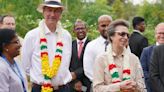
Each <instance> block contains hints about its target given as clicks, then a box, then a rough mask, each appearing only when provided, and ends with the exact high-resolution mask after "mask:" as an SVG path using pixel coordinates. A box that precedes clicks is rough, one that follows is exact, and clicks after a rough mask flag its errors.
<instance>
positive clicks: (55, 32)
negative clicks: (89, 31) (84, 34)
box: [22, 0, 72, 92]
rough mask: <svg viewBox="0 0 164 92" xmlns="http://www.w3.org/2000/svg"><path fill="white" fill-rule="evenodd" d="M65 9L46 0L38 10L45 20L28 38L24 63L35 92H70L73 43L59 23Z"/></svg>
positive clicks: (52, 1)
mask: <svg viewBox="0 0 164 92" xmlns="http://www.w3.org/2000/svg"><path fill="white" fill-rule="evenodd" d="M63 9H64V7H63V6H62V4H61V1H60V0H45V2H44V3H43V4H40V5H39V7H38V8H37V10H38V11H39V12H41V13H42V14H43V17H44V19H43V20H42V21H40V23H39V26H38V27H37V28H35V29H33V30H31V31H29V32H28V33H27V34H26V36H25V39H24V43H23V46H22V60H23V66H24V68H25V70H26V73H27V75H29V76H30V81H31V82H32V92H42V91H44V92H45V91H48V90H51V92H53V91H54V92H56V91H57V92H69V86H68V83H69V82H70V81H71V80H72V76H71V73H70V71H69V65H70V58H71V49H72V39H71V35H70V34H69V32H68V31H66V30H64V29H63V28H62V26H61V24H60V22H59V20H60V18H61V14H62V11H63Z"/></svg>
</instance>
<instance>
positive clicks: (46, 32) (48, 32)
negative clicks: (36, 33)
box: [44, 22, 60, 34]
mask: <svg viewBox="0 0 164 92" xmlns="http://www.w3.org/2000/svg"><path fill="white" fill-rule="evenodd" d="M44 28H45V34H50V33H52V32H51V31H50V30H49V28H48V27H47V25H46V23H45V22H44ZM59 31H60V28H59V23H57V26H56V30H55V32H54V33H55V34H57V33H58V32H59Z"/></svg>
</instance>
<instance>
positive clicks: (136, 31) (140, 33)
mask: <svg viewBox="0 0 164 92" xmlns="http://www.w3.org/2000/svg"><path fill="white" fill-rule="evenodd" d="M134 32H137V33H139V34H141V35H143V33H142V32H140V31H139V30H134Z"/></svg>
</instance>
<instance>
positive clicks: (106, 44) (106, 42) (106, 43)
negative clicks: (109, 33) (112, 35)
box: [104, 40, 109, 52]
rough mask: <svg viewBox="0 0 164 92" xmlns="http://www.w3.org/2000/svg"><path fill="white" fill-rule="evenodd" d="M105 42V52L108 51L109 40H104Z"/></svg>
mask: <svg viewBox="0 0 164 92" xmlns="http://www.w3.org/2000/svg"><path fill="white" fill-rule="evenodd" d="M104 44H105V52H106V50H107V46H108V44H109V42H108V41H107V40H106V41H105V42H104Z"/></svg>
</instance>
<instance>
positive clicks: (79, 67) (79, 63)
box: [69, 39, 91, 86]
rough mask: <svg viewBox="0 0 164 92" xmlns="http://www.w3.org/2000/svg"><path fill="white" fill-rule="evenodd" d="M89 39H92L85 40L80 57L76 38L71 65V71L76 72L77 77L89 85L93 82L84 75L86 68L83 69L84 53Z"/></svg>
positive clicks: (73, 43) (73, 44)
mask: <svg viewBox="0 0 164 92" xmlns="http://www.w3.org/2000/svg"><path fill="white" fill-rule="evenodd" d="M89 41H90V40H88V39H87V40H86V41H85V43H84V46H83V50H82V52H81V56H80V58H78V48H77V46H78V45H77V41H76V40H74V41H73V42H72V57H71V63H70V67H69V69H70V71H71V72H75V74H76V76H77V79H78V80H80V81H81V82H82V84H83V85H85V86H89V85H90V84H91V82H90V81H89V79H88V78H87V77H86V76H85V75H84V69H83V55H84V51H85V47H86V45H87V43H88V42H89Z"/></svg>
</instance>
